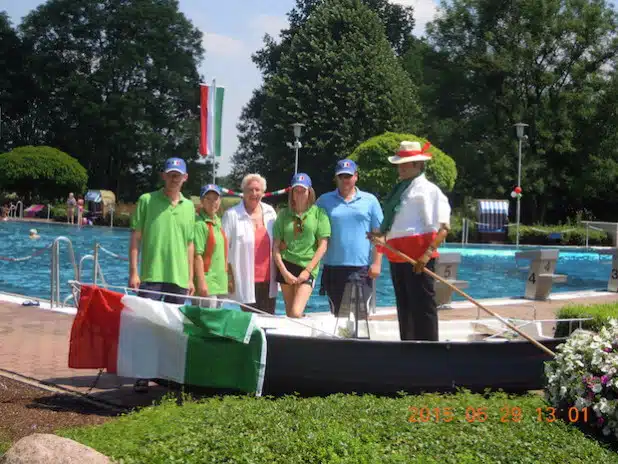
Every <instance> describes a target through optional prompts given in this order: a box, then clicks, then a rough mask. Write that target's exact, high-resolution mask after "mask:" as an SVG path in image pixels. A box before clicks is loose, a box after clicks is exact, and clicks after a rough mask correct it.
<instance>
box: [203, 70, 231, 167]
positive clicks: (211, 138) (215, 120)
mask: <svg viewBox="0 0 618 464" xmlns="http://www.w3.org/2000/svg"><path fill="white" fill-rule="evenodd" d="M224 96H225V88H224V87H217V85H216V83H215V80H214V79H213V81H212V84H211V85H208V84H200V155H202V156H208V155H213V156H221V135H222V129H221V128H222V123H223V98H224Z"/></svg>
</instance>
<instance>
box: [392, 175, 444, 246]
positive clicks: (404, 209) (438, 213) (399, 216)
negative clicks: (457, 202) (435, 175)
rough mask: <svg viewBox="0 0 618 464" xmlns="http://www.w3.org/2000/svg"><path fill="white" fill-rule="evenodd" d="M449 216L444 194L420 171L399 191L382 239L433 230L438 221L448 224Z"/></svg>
mask: <svg viewBox="0 0 618 464" xmlns="http://www.w3.org/2000/svg"><path fill="white" fill-rule="evenodd" d="M450 216H451V206H450V205H449V202H448V198H447V197H446V195H444V193H442V191H441V190H440V188H439V187H438V186H437V185H435V184H433V183H431V182H429V181H428V180H427V178H426V177H425V174H421V175H419V176H418V177H416V178H415V179H414V180H413V181H412V182H411V183H410V185H409V186H408V188H407V189H406V190H405V191H404V192H403V195H402V196H401V203H400V205H399V211H398V212H397V213H396V214H395V220H394V221H393V225H392V227H391V230H390V231H389V232H388V234H387V235H386V239H387V240H390V239H393V238H399V237H409V236H412V235H423V234H428V233H432V232H437V231H438V230H439V229H440V224H447V225H449V224H450Z"/></svg>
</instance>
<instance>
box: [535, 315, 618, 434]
mask: <svg viewBox="0 0 618 464" xmlns="http://www.w3.org/2000/svg"><path fill="white" fill-rule="evenodd" d="M545 375H546V377H547V385H546V388H545V398H546V399H547V401H549V402H550V403H551V405H552V406H554V407H557V408H559V407H563V406H564V405H568V406H574V407H576V408H577V409H583V408H588V410H589V411H590V413H591V414H590V417H589V419H588V421H589V424H588V425H590V426H591V427H593V428H596V429H598V430H601V431H602V433H603V435H606V436H607V435H610V434H611V435H614V436H615V437H618V321H617V320H616V319H610V320H609V324H608V325H607V326H603V327H601V330H600V331H599V332H598V333H595V332H590V331H586V330H581V329H578V330H576V331H575V332H573V333H572V334H571V336H570V337H569V338H568V339H567V341H566V342H565V343H564V344H562V345H560V346H558V348H557V350H556V357H555V359H554V360H552V361H550V362H547V363H546V364H545Z"/></svg>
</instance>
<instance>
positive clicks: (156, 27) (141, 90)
mask: <svg viewBox="0 0 618 464" xmlns="http://www.w3.org/2000/svg"><path fill="white" fill-rule="evenodd" d="M20 29H21V31H22V35H23V38H24V42H25V43H26V44H27V45H28V47H30V48H31V49H32V50H33V53H34V56H33V59H32V65H31V72H32V74H33V75H34V76H35V78H36V82H37V84H38V87H39V91H40V92H39V93H40V95H42V96H43V97H42V98H43V100H42V105H41V107H40V108H39V111H41V112H42V118H43V120H42V121H40V123H39V127H40V130H42V131H43V132H44V133H45V140H46V141H47V143H48V144H53V146H57V147H59V148H60V149H62V150H65V151H67V152H70V153H74V154H75V156H76V157H77V158H78V159H79V160H80V161H81V162H82V163H83V164H84V165H85V166H86V167H87V169H88V171H89V172H91V173H96V175H97V179H98V180H99V183H100V185H101V187H102V188H108V189H110V190H114V191H115V192H116V193H117V195H118V196H119V197H123V196H124V193H123V190H125V191H130V189H131V188H132V185H133V184H135V183H137V184H142V183H143V184H145V187H150V188H152V187H154V185H155V184H156V182H157V179H158V171H159V170H160V169H159V167H160V166H161V165H162V163H163V161H164V159H165V158H167V157H169V156H171V155H175V156H181V157H184V158H187V159H190V158H192V157H195V155H196V153H197V143H198V137H197V134H198V133H199V131H198V118H199V114H198V102H199V80H200V79H199V76H198V73H197V65H198V63H199V61H200V60H201V58H202V55H203V48H202V45H201V39H202V34H201V33H200V32H199V31H198V30H197V29H196V28H195V27H193V25H192V24H191V22H190V21H189V20H187V18H186V17H185V16H184V15H183V14H182V13H180V12H179V11H178V2H177V1H175V0H129V1H126V0H100V1H97V2H91V1H88V0H50V1H48V2H46V3H44V4H43V5H41V6H39V7H38V8H37V9H36V10H35V11H33V12H32V13H30V14H29V15H28V16H27V17H26V18H25V20H24V22H23V23H22V25H21V27H20ZM135 176H137V177H138V178H139V179H135ZM123 187H125V188H123Z"/></svg>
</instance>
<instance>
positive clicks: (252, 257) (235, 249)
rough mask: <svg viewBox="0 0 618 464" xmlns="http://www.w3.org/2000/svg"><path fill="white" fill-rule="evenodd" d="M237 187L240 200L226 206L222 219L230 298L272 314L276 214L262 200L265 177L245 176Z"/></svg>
mask: <svg viewBox="0 0 618 464" xmlns="http://www.w3.org/2000/svg"><path fill="white" fill-rule="evenodd" d="M241 189H242V193H243V199H242V201H241V202H240V203H239V204H238V205H236V206H234V207H232V208H230V209H228V210H227V211H226V212H225V214H224V215H223V219H222V226H223V230H224V231H225V235H226V236H227V238H228V247H229V248H228V261H229V263H230V265H231V267H232V272H233V274H234V282H235V289H234V293H232V294H231V295H230V298H232V299H234V300H236V301H238V302H239V303H244V304H247V305H250V306H253V307H255V308H257V309H260V310H262V311H265V312H267V313H270V314H275V303H276V298H277V292H278V284H277V282H276V280H275V271H276V267H275V264H274V263H273V259H272V248H273V225H274V223H275V219H277V213H276V212H275V209H274V208H273V207H272V206H270V205H268V204H266V203H262V197H263V196H264V193H265V192H266V179H264V178H263V177H262V176H260V175H259V174H248V175H246V176H245V178H244V179H243V180H242V184H241Z"/></svg>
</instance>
